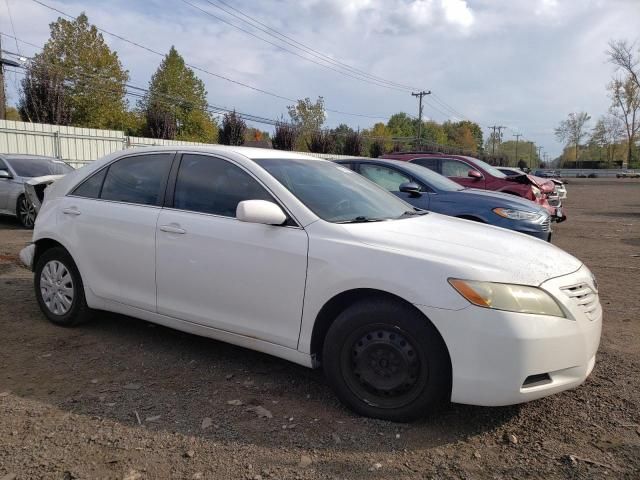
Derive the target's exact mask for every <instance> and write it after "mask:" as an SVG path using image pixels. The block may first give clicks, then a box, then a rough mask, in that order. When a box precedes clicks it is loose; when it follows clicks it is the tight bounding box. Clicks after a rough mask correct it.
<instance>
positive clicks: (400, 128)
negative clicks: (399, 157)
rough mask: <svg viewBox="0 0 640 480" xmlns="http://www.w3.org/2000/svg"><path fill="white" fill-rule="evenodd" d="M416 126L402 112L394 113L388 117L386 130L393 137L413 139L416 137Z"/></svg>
mask: <svg viewBox="0 0 640 480" xmlns="http://www.w3.org/2000/svg"><path fill="white" fill-rule="evenodd" d="M416 126H417V124H416V123H415V122H414V121H413V119H411V117H409V115H407V114H406V113H404V112H400V113H395V114H393V115H391V117H389V120H388V121H387V128H388V129H389V132H390V133H391V135H392V136H394V137H407V138H413V137H415V136H416Z"/></svg>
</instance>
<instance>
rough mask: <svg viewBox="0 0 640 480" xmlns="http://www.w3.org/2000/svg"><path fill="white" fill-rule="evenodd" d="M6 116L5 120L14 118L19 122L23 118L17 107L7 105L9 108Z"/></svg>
mask: <svg viewBox="0 0 640 480" xmlns="http://www.w3.org/2000/svg"><path fill="white" fill-rule="evenodd" d="M5 117H6V118H5V120H14V121H18V122H19V121H20V120H22V118H21V117H20V112H19V111H18V109H17V108H16V107H7V110H6V111H5Z"/></svg>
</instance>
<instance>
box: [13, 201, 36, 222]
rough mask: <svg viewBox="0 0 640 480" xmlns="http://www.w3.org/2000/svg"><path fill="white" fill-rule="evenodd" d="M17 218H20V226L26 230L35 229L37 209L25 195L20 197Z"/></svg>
mask: <svg viewBox="0 0 640 480" xmlns="http://www.w3.org/2000/svg"><path fill="white" fill-rule="evenodd" d="M16 216H17V217H18V221H19V222H20V225H22V226H23V227H24V228H33V225H34V224H35V223H36V209H35V208H34V206H33V204H32V203H31V202H30V201H29V200H27V197H26V196H25V195H20V196H19V197H18V203H17V205H16Z"/></svg>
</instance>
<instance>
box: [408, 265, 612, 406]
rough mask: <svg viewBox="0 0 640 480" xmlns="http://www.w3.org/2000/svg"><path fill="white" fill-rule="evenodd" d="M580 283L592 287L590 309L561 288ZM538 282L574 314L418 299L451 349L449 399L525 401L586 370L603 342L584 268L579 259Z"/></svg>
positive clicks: (581, 377)
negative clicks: (436, 304) (452, 307)
mask: <svg viewBox="0 0 640 480" xmlns="http://www.w3.org/2000/svg"><path fill="white" fill-rule="evenodd" d="M581 285H590V288H591V289H592V295H591V297H589V302H590V303H589V304H588V305H587V307H588V309H590V311H589V312H588V313H585V308H587V307H585V306H584V305H580V302H583V301H584V300H583V299H580V298H578V299H577V298H572V297H570V296H568V295H567V293H566V292H567V290H563V289H565V288H567V287H573V286H581ZM541 288H543V289H545V290H547V291H548V292H549V293H551V294H552V295H553V296H554V297H555V298H556V299H557V300H558V301H559V302H560V304H561V305H562V306H563V307H564V308H565V309H566V311H567V312H568V314H569V315H570V316H571V317H572V319H567V318H559V317H551V316H544V315H527V314H520V313H513V312H504V311H498V310H491V309H486V308H480V307H475V306H469V307H467V308H465V309H463V310H459V311H447V310H442V309H437V308H431V307H424V306H418V308H419V309H420V310H422V312H423V313H424V314H425V315H426V316H427V317H428V318H429V319H431V321H432V322H433V323H434V325H435V326H436V328H437V329H438V330H439V331H440V334H441V335H442V337H443V339H444V341H445V343H446V344H447V347H448V349H449V355H450V357H451V366H452V374H453V379H452V380H453V382H452V391H451V401H452V402H456V403H467V404H472V405H485V406H498V405H511V404H516V403H522V402H528V401H531V400H535V399H538V398H541V397H545V396H547V395H551V394H554V393H557V392H561V391H564V390H568V389H571V388H575V387H577V386H578V385H580V384H581V383H583V382H584V381H585V379H586V378H587V377H588V376H589V374H590V373H591V370H592V369H593V367H594V364H595V355H596V351H597V350H598V345H599V343H600V333H601V330H602V309H601V307H600V303H599V301H598V297H597V293H593V292H595V287H594V286H593V282H592V280H591V275H590V273H589V271H588V269H587V268H586V267H584V266H583V267H582V268H581V269H580V270H578V271H577V272H575V273H573V274H570V275H565V276H562V277H559V278H556V279H552V280H549V281H547V282H545V283H544V284H543V285H541ZM578 291H579V290H578ZM540 379H542V380H540ZM539 380H540V381H539Z"/></svg>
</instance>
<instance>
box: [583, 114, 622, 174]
mask: <svg viewBox="0 0 640 480" xmlns="http://www.w3.org/2000/svg"><path fill="white" fill-rule="evenodd" d="M623 135H624V128H623V126H622V122H621V121H620V119H619V118H618V117H615V116H613V115H602V116H601V117H600V118H599V119H598V121H597V122H596V125H595V127H593V130H592V131H591V139H590V140H589V144H590V145H592V146H594V147H596V148H598V149H600V150H601V152H602V151H604V158H601V159H602V160H604V161H605V162H606V163H607V164H608V165H609V166H613V162H614V159H615V155H616V149H617V148H616V147H617V146H618V144H617V143H618V140H619V139H620V138H621V137H622V136H623Z"/></svg>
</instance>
